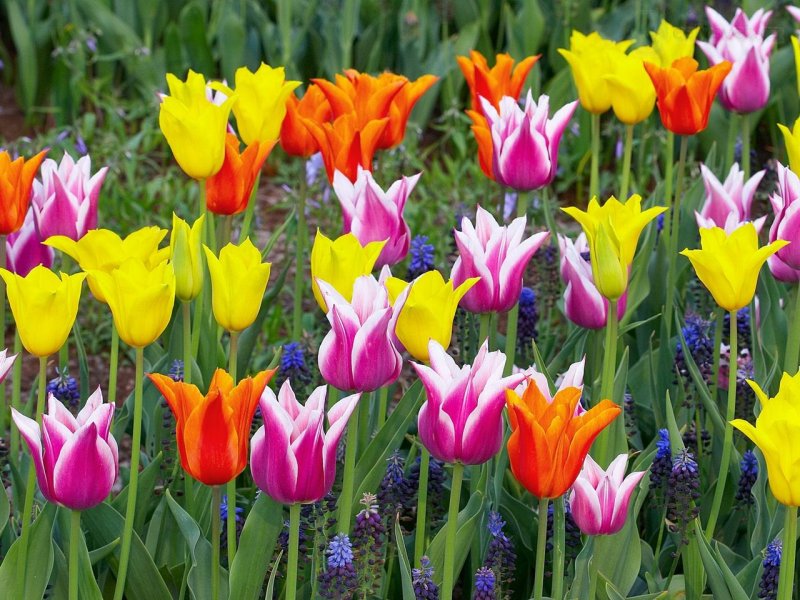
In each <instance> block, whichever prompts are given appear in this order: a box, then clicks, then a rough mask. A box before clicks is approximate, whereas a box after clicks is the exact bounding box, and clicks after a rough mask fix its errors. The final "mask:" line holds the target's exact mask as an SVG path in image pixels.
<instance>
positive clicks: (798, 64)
mask: <svg viewBox="0 0 800 600" xmlns="http://www.w3.org/2000/svg"><path fill="white" fill-rule="evenodd" d="M792 51H793V52H794V76H795V81H796V82H797V93H798V94H800V39H798V38H797V36H796V35H793V36H792Z"/></svg>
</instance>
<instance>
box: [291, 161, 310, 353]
mask: <svg viewBox="0 0 800 600" xmlns="http://www.w3.org/2000/svg"><path fill="white" fill-rule="evenodd" d="M301 180H302V184H301V187H300V194H299V197H298V198H297V236H296V239H295V266H294V268H295V271H294V305H293V309H292V339H293V340H294V341H299V340H300V336H301V335H302V333H303V291H304V287H305V286H304V283H305V269H304V267H305V260H306V256H305V242H306V234H307V231H306V229H307V225H306V190H305V187H306V186H305V180H306V178H305V175H303V176H302V177H301Z"/></svg>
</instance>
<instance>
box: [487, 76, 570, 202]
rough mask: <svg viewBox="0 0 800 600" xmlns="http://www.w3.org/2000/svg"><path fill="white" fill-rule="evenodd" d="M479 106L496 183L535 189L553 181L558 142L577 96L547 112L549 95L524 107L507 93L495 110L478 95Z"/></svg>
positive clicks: (528, 101) (522, 189)
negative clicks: (483, 120)
mask: <svg viewBox="0 0 800 600" xmlns="http://www.w3.org/2000/svg"><path fill="white" fill-rule="evenodd" d="M481 106H483V113H484V115H485V116H486V121H487V123H488V125H489V131H490V132H491V135H492V172H493V173H494V178H495V180H496V181H497V182H498V183H501V184H503V185H507V186H508V187H511V188H514V189H516V190H520V191H525V190H536V189H539V188H542V187H544V186H546V185H548V184H550V183H551V182H552V181H553V178H554V177H555V176H556V169H557V167H558V146H559V143H560V142H561V136H562V134H563V133H564V129H566V127H567V124H568V123H569V120H570V119H571V118H572V115H573V113H574V112H575V109H576V108H577V106H578V102H577V100H576V101H574V102H570V103H569V104H566V105H565V106H563V107H561V108H560V109H559V110H558V111H556V113H555V114H554V115H553V118H552V119H550V118H548V117H549V116H550V98H549V96H546V95H542V96H539V101H538V102H536V101H534V99H533V96H532V95H531V93H530V91H528V95H527V97H526V98H525V108H524V109H523V108H521V107H520V105H519V104H518V103H517V101H516V100H515V99H514V98H512V97H510V96H503V98H502V99H501V100H500V110H499V112H498V111H497V110H495V108H494V106H492V103H491V102H489V101H488V100H486V99H485V98H483V97H481Z"/></svg>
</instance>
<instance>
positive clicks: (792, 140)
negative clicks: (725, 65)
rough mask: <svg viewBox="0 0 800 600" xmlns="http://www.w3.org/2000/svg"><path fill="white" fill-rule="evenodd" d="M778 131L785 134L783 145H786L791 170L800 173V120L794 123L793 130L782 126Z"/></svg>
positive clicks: (779, 126)
mask: <svg viewBox="0 0 800 600" xmlns="http://www.w3.org/2000/svg"><path fill="white" fill-rule="evenodd" d="M778 129H780V130H781V133H783V143H784V144H786V153H787V154H788V155H789V168H790V169H791V170H792V171H794V172H795V173H800V119H797V120H796V121H795V122H794V125H793V126H792V128H791V129H789V128H788V127H786V125H780V124H779V125H778Z"/></svg>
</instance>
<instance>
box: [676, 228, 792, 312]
mask: <svg viewBox="0 0 800 600" xmlns="http://www.w3.org/2000/svg"><path fill="white" fill-rule="evenodd" d="M788 243H789V242H787V241H786V240H780V239H778V240H775V241H773V242H772V243H770V244H767V245H766V246H763V247H762V248H759V247H758V233H757V232H756V228H755V226H754V225H753V224H752V223H745V224H744V225H742V226H741V227H739V228H738V229H736V230H734V231H733V232H731V233H727V232H726V231H725V230H724V229H720V228H719V227H712V228H709V229H705V228H703V229H701V230H700V250H689V249H688V248H687V249H684V250H683V251H681V254H683V255H684V256H685V257H686V258H688V259H689V260H690V261H691V262H692V266H693V267H694V270H695V272H696V273H697V277H698V279H700V281H701V282H702V283H703V285H704V286H706V288H707V289H708V291H709V292H711V295H712V296H713V297H714V300H715V301H716V303H717V304H718V305H719V306H721V307H722V308H724V309H725V310H727V311H734V310H739V309H740V308H743V307H745V306H747V305H748V304H750V301H751V300H752V299H753V296H754V294H755V292H756V283H757V282H758V272H759V271H760V270H761V266H762V265H763V264H764V263H765V262H766V261H767V258H769V257H770V256H771V255H773V254H775V253H776V252H778V251H779V250H780V249H781V248H783V247H784V246H786V245H787V244H788Z"/></svg>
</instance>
